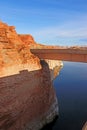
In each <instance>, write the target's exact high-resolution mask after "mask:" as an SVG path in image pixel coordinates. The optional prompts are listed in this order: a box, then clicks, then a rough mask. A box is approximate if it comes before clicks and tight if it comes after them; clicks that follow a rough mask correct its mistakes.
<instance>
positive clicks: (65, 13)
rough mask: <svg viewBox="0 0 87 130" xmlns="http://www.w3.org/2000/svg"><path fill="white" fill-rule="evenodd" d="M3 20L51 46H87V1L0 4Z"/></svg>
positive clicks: (10, 1)
mask: <svg viewBox="0 0 87 130" xmlns="http://www.w3.org/2000/svg"><path fill="white" fill-rule="evenodd" d="M0 19H1V20H2V21H3V22H6V23H8V24H9V25H14V26H16V30H17V32H18V33H26V34H32V35H33V36H34V38H35V41H36V42H38V43H44V44H48V45H50V44H51V45H87V0H0Z"/></svg>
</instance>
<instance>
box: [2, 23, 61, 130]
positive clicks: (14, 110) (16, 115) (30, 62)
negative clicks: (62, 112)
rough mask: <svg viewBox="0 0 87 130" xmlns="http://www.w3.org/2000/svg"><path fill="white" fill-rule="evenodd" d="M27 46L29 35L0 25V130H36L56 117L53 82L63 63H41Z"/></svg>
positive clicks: (31, 41) (30, 41)
mask: <svg viewBox="0 0 87 130" xmlns="http://www.w3.org/2000/svg"><path fill="white" fill-rule="evenodd" d="M30 44H32V45H33V44H35V41H34V39H33V38H32V36H31V35H18V34H17V33H16V31H15V27H14V26H8V25H7V24H5V23H2V22H0V130H39V129H40V128H42V127H43V126H44V125H45V124H47V123H49V122H51V121H52V120H53V119H54V118H55V116H56V115H58V102H57V99H56V94H55V90H54V88H53V85H52V81H53V78H55V76H56V75H57V73H58V72H59V71H60V69H61V67H62V62H61V61H52V60H46V61H45V60H40V59H39V58H38V57H36V56H35V55H33V54H32V53H31V52H30V46H29V45H30ZM55 67H56V68H55ZM53 75H54V76H53Z"/></svg>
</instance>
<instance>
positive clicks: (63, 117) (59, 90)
mask: <svg viewBox="0 0 87 130" xmlns="http://www.w3.org/2000/svg"><path fill="white" fill-rule="evenodd" d="M54 86H55V90H56V94H57V98H58V103H59V118H58V119H57V120H56V121H55V122H54V124H51V125H50V127H48V128H45V129H44V130H81V129H82V127H83V125H84V123H85V122H86V121H87V63H75V62H64V67H63V69H62V70H61V72H60V75H59V76H58V77H57V78H56V80H55V81H54Z"/></svg>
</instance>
